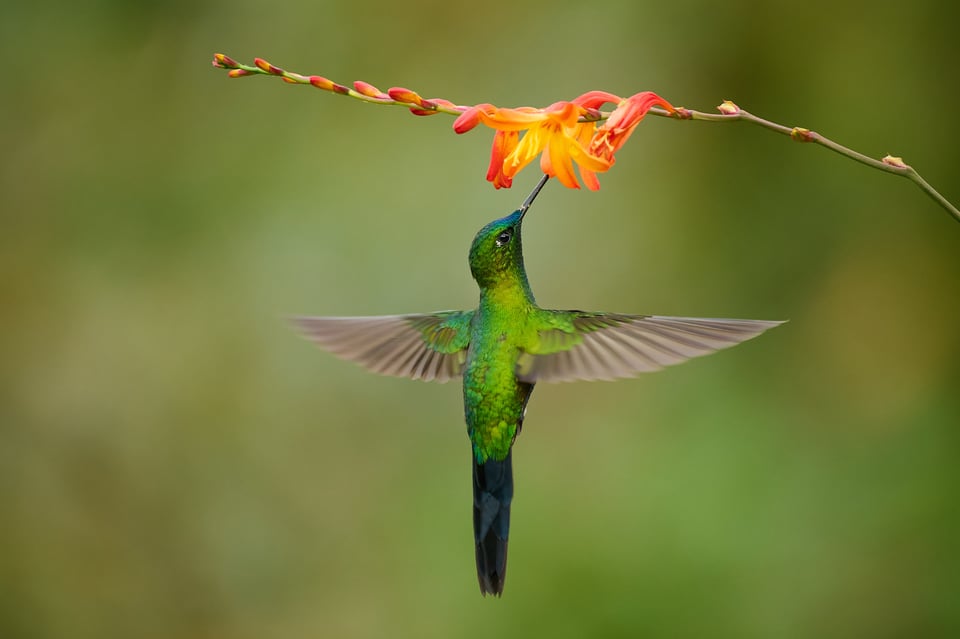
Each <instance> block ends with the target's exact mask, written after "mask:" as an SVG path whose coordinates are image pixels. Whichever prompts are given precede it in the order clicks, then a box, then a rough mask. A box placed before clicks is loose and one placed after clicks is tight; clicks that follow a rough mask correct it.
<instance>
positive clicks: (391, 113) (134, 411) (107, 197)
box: [0, 0, 960, 639]
mask: <svg viewBox="0 0 960 639" xmlns="http://www.w3.org/2000/svg"><path fill="white" fill-rule="evenodd" d="M956 7H957V5H956V4H955V3H951V2H946V1H943V2H934V1H918V2H912V3H886V2H881V3H866V2H827V1H824V0H814V1H811V2H806V3H803V5H802V7H801V6H799V5H797V4H796V3H793V2H790V3H786V2H781V3H777V2H746V1H736V0H734V1H732V2H723V3H717V2H705V1H702V0H691V1H688V2H672V3H632V2H616V1H613V2H608V3H605V4H598V5H584V4H583V3H574V2H551V3H542V2H538V3H533V2H514V3H510V4H499V5H497V4H494V5H480V4H475V3H473V4H466V3H464V4H457V3H449V2H430V1H416V0H414V1H411V2H403V3H396V2H374V3H369V2H361V1H353V2H322V3H313V2H294V3H282V4H278V5H270V4H268V3H262V2H245V1H243V0H233V1H231V2H215V1H212V2H176V1H174V2H158V3H128V2H110V1H104V2H94V3H84V4H83V5H81V4H71V3H63V2H61V3H57V2H37V3H14V4H10V5H9V6H5V8H4V18H3V20H2V21H0V48H2V50H3V56H4V60H5V61H6V65H5V71H6V73H5V77H4V80H3V88H2V89H0V96H2V99H0V143H2V147H0V149H2V150H0V219H2V228H0V269H2V271H0V274H2V277H0V311H2V312H0V636H3V637H5V638H10V639H13V638H29V637H37V638H46V637H74V638H79V637H100V638H112V637H124V638H128V637H148V638H149V637H181V638H194V637H196V638H201V637H202V638H224V639H232V638H247V637H294V638H296V637H386V636H392V637H442V638H449V637H513V636H526V637H530V636H534V637H536V636H551V637H583V636H596V637H617V636H624V637H639V636H649V637H656V636H662V637H695V636H700V637H703V636H710V637H867V636H869V637H903V636H913V637H921V636H922V637H948V636H958V635H960V544H958V540H960V507H958V492H960V463H958V460H960V332H958V330H957V328H958V315H960V295H958V291H960V284H958V283H960V225H958V224H957V223H956V222H955V221H953V220H951V219H950V218H949V217H948V216H947V215H946V214H945V213H944V211H943V210H941V209H940V208H938V207H937V206H936V205H935V204H934V203H933V202H932V201H930V200H929V199H927V198H926V197H924V195H923V194H922V193H921V192H920V191H919V190H918V189H917V188H915V187H914V186H913V185H912V184H910V183H909V182H907V181H906V180H901V179H898V178H896V177H893V176H890V175H887V174H883V173H880V172H877V171H873V170H870V169H868V168H866V167H864V166H861V165H858V164H855V163H853V162H850V161H849V160H846V159H845V158H842V157H840V156H837V155H834V154H832V153H830V152H829V151H827V150H825V149H822V148H817V147H814V146H809V145H797V144H794V143H792V142H790V141H789V140H787V139H786V138H782V137H779V136H776V135H774V134H771V133H769V132H766V131H763V130H761V129H757V128H752V127H749V126H747V125H713V124H706V123H689V122H674V121H669V120H665V119H661V118H649V119H648V120H647V121H645V122H644V123H643V124H642V125H641V127H640V129H638V131H637V132H636V133H635V135H634V137H633V138H632V139H631V141H630V143H629V144H628V145H627V146H626V147H625V148H624V149H623V151H622V152H621V153H620V155H619V162H618V164H617V166H616V167H615V169H614V170H613V171H611V172H610V173H609V174H606V175H603V176H601V182H602V185H603V187H602V190H601V191H600V192H598V193H588V192H573V191H568V190H565V189H561V188H559V185H556V184H551V185H550V187H549V188H548V189H546V191H545V192H544V193H543V194H542V195H541V198H540V200H539V201H538V202H537V205H536V207H535V208H534V209H533V211H532V215H531V216H530V217H529V218H528V220H527V224H526V226H525V231H526V233H525V242H526V246H525V248H526V258H527V267H528V271H529V273H530V279H531V282H532V284H533V287H534V290H535V291H536V293H537V296H538V301H539V302H540V303H541V304H542V305H543V306H549V307H559V308H584V309H591V310H611V311H620V312H635V313H657V314H672V315H701V316H730V317H752V318H763V319H789V320H790V323H789V324H787V325H785V326H784V327H782V328H778V329H777V330H775V331H772V332H770V333H768V334H766V335H764V336H763V337H762V338H760V339H757V340H754V341H751V342H749V343H747V344H745V345H743V346H740V347H737V348H736V349H733V350H730V351H725V352H723V353H721V354H718V355H715V356H712V357H709V358H705V359H700V360H696V361H694V362H692V363H689V364H686V365H684V366H681V367H677V368H674V369H670V370H667V371H664V372H662V373H658V374H656V375H649V376H644V377H642V378H639V379H636V380H630V381H623V382H618V383H616V384H603V383H595V384H579V385H564V386H547V385H541V386H540V387H538V388H537V390H536V393H535V394H534V397H533V400H532V403H531V405H530V411H529V415H528V420H527V424H526V429H525V431H524V433H523V435H522V436H521V437H520V439H519V440H518V443H517V447H516V451H515V463H516V482H517V496H516V500H515V505H514V518H513V532H512V536H511V542H510V547H511V557H510V570H509V578H508V580H507V587H506V593H505V596H504V598H503V599H502V600H499V601H497V600H489V599H487V600H484V599H483V598H481V597H480V594H479V592H478V589H477V584H476V581H475V576H474V559H473V548H472V532H471V528H470V481H469V472H470V471H469V458H468V456H469V446H468V443H467V439H466V435H465V432H464V426H463V422H462V412H461V410H462V409H461V397H460V390H459V388H458V387H457V385H456V384H448V385H446V386H442V385H429V384H422V383H416V382H410V381H404V380H397V379H391V378H380V377H376V376H372V375H369V374H367V373H365V372H364V371H362V370H360V369H359V368H357V367H355V366H353V365H351V364H348V363H344V362H341V361H339V360H336V359H335V358H333V357H331V356H329V355H328V354H325V353H323V352H320V351H318V350H316V349H315V348H314V347H312V346H311V345H310V344H308V343H306V342H304V341H302V340H301V339H300V338H299V337H298V336H297V335H295V334H294V332H293V331H292V330H290V327H289V326H288V325H287V324H286V322H285V321H284V319H283V318H284V317H285V316H286V315H290V314H297V313H309V314H318V315H320V314H330V315H350V314H383V313H402V312H417V311H430V310H437V309H447V308H467V307H471V306H473V305H474V304H475V302H476V297H477V291H476V288H475V286H474V284H473V282H472V281H471V279H470V275H469V272H468V269H467V265H466V253H467V249H468V247H469V243H470V240H471V239H472V237H473V234H474V233H475V232H476V230H477V229H478V228H480V227H481V226H482V225H484V224H485V223H486V222H488V221H490V220H491V219H493V218H494V217H499V216H500V215H503V214H505V213H507V212H509V211H510V210H512V209H513V208H515V207H516V206H517V205H518V204H519V202H520V201H521V200H522V198H523V197H524V196H525V195H526V193H527V191H528V190H529V188H530V187H531V186H532V185H533V184H534V183H535V181H536V179H537V174H536V172H535V170H530V171H528V172H525V173H523V174H522V175H521V176H520V177H519V178H518V179H517V184H516V186H515V188H514V189H512V190H509V191H494V189H493V188H491V187H490V186H489V185H488V184H487V183H485V182H484V180H483V174H484V171H485V168H486V161H487V154H488V147H489V143H490V137H491V136H490V134H489V132H486V131H475V132H472V133H470V134H468V135H465V136H462V137H458V136H455V135H454V134H453V133H452V130H451V128H450V124H451V122H452V119H451V118H448V117H446V116H436V117H434V118H413V117H410V116H409V115H408V114H406V113H405V112H404V111H402V110H400V109H387V108H375V107H370V106H366V105H362V104H360V103H357V102H354V101H351V100H346V99H343V98H339V97H336V96H332V95H330V94H326V93H322V92H319V91H316V90H313V89H310V88H308V87H293V86H287V85H284V84H283V83H281V82H279V81H277V80H275V79H271V78H248V79H243V80H228V79H227V77H226V75H225V73H224V72H223V71H219V70H214V69H212V68H211V67H210V62H209V60H210V58H211V55H212V54H213V53H214V52H217V51H219V52H223V53H226V54H229V55H231V56H234V57H235V58H237V59H239V60H244V61H251V60H252V58H253V57H254V56H262V57H265V58H267V59H269V60H270V61H272V62H274V63H275V64H278V65H280V66H284V67H286V68H289V69H291V70H296V71H300V72H303V73H308V74H309V73H316V74H321V75H326V76H328V77H330V78H333V79H335V80H338V81H340V82H350V81H353V80H355V79H364V80H367V81H369V82H372V83H374V84H376V85H379V86H381V87H387V86H391V85H404V86H409V87H412V88H414V89H417V90H419V91H421V92H422V93H423V94H424V95H426V96H442V97H446V98H449V99H451V100H454V101H455V102H458V103H461V104H471V103H477V102H485V101H490V102H494V103H497V104H501V105H505V106H509V105H522V104H532V105H545V104H549V103H551V102H553V101H555V100H557V99H563V98H571V97H573V96H575V95H578V94H579V93H581V92H584V91H586V90H590V89H605V90H608V91H612V92H615V93H619V94H622V95H628V94H630V93H633V92H636V91H639V90H644V89H652V90H656V91H657V92H659V93H661V94H662V95H663V96H664V97H666V98H668V99H669V100H671V101H672V102H673V103H674V104H679V105H684V106H687V107H691V108H698V109H702V110H711V109H712V108H713V107H714V105H716V104H719V102H720V101H721V100H722V99H732V100H735V101H736V102H738V103H739V104H740V105H741V106H743V107H744V108H747V109H749V110H751V111H753V112H754V113H757V114H759V115H762V116H765V117H769V118H771V119H773V120H776V121H779V122H782V123H784V124H788V125H802V126H806V127H809V128H812V129H815V130H817V131H819V132H821V133H824V134H825V135H828V136H831V137H834V138H835V139H837V140H838V141H840V142H842V143H845V144H848V145H850V146H852V147H854V148H856V149H859V150H861V151H863V152H865V153H867V154H870V155H872V156H875V157H880V156H882V155H885V154H887V153H891V154H894V155H902V156H903V157H904V158H905V159H906V160H907V161H908V162H909V163H911V164H913V165H914V166H916V167H917V168H918V169H919V170H920V171H921V172H922V173H923V175H924V176H925V177H926V178H927V179H928V180H929V181H930V182H931V183H932V184H934V185H935V186H937V187H938V188H940V189H941V190H942V192H943V193H944V194H945V195H946V196H947V197H948V198H950V199H952V200H953V201H954V202H955V203H956V202H958V201H960V182H958V167H960V151H958V148H960V145H958V144H957V143H956V140H957V139H958V138H960V120H958V119H957V118H955V117H953V116H952V115H951V114H952V110H953V108H954V106H955V105H956V104H958V102H960V82H958V76H957V66H956V65H957V60H958V58H960V45H958V41H957V38H956V28H955V25H956V23H957V19H958V18H960V16H958V10H957V8H956Z"/></svg>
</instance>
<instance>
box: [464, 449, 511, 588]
mask: <svg viewBox="0 0 960 639" xmlns="http://www.w3.org/2000/svg"><path fill="white" fill-rule="evenodd" d="M471 453H472V451H471ZM471 457H473V536H474V541H475V542H476V552H477V578H478V579H479V581H480V592H482V593H483V594H484V595H486V594H488V593H489V594H492V595H496V596H498V597H499V596H500V595H501V594H502V593H503V582H504V581H505V580H506V577H507V537H508V536H509V533H510V502H511V501H512V500H513V449H511V450H510V452H509V453H507V456H506V458H504V459H503V461H496V460H493V459H488V460H487V461H486V462H484V463H483V464H480V463H478V462H477V459H476V457H474V456H473V455H472V454H471Z"/></svg>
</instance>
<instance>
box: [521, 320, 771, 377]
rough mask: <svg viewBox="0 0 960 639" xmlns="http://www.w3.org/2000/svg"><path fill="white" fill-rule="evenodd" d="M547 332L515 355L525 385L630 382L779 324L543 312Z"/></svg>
mask: <svg viewBox="0 0 960 639" xmlns="http://www.w3.org/2000/svg"><path fill="white" fill-rule="evenodd" d="M544 313H545V315H544V316H543V317H542V319H543V320H544V321H545V322H546V323H547V325H548V326H549V327H550V328H547V329H545V330H541V331H540V332H539V336H538V340H537V342H536V343H535V344H532V345H530V347H529V348H527V349H525V351H524V352H523V353H522V354H521V356H520V359H519V361H518V362H517V377H519V378H520V379H521V380H522V381H525V382H531V383H532V382H572V381H576V380H584V381H592V380H601V379H603V380H611V379H617V378H623V377H633V376H634V375H636V374H638V373H645V372H648V371H656V370H660V369H661V368H663V367H664V366H671V365H673V364H679V363H680V362H685V361H687V360H688V359H690V358H692V357H699V356H701V355H707V354H708V353H713V352H714V351H718V350H720V349H723V348H729V347H730V346H733V345H735V344H739V343H740V342H743V341H745V340H748V339H750V338H751V337H756V336H757V335H759V334H760V333H762V332H764V331H765V330H767V329H768V328H773V327H774V326H778V325H780V324H782V322H768V321H763V320H742V319H705V318H699V317H660V316H656V315H620V314H618V313H587V312H584V311H546V310H545V311H544Z"/></svg>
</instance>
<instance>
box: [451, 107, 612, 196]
mask: <svg viewBox="0 0 960 639" xmlns="http://www.w3.org/2000/svg"><path fill="white" fill-rule="evenodd" d="M581 97H583V96H581ZM593 101H595V99H594V100H593ZM586 102H587V103H588V104H589V102H590V101H586ZM591 108H592V107H590V106H585V105H584V104H580V103H578V102H577V101H574V102H556V103H554V104H551V105H550V106H548V107H547V108H545V109H535V108H532V107H520V108H516V109H501V108H497V107H495V106H493V105H492V104H478V105H477V106H474V107H470V108H469V109H467V110H466V111H465V112H464V113H463V114H462V115H461V116H460V117H458V118H457V120H456V122H454V123H453V128H454V130H455V131H456V132H457V133H464V132H466V131H469V130H470V129H472V128H473V127H475V126H476V125H477V124H480V123H483V124H485V125H486V126H488V127H490V128H492V129H495V130H496V131H497V133H496V135H495V136H494V140H493V148H492V150H491V153H490V168H489V170H488V171H487V180H489V181H490V182H493V185H494V186H495V187H496V188H506V187H509V186H510V185H511V183H512V182H513V177H514V176H515V175H516V174H517V173H519V172H520V171H521V170H522V169H523V168H524V167H525V166H527V165H528V164H529V163H530V162H532V161H533V159H534V158H536V157H537V156H538V155H540V170H542V171H543V172H544V173H546V174H547V175H549V176H551V177H556V178H557V180H559V181H560V183H561V184H563V185H564V186H566V187H569V188H572V189H578V188H580V185H579V184H578V182H577V178H576V175H575V174H574V172H573V164H574V163H576V164H577V165H579V167H580V174H581V176H582V177H583V179H584V184H585V185H586V186H587V188H590V189H593V190H595V186H596V177H595V176H594V174H595V173H597V172H602V171H606V170H607V169H608V168H610V163H609V162H608V161H606V160H603V159H599V158H597V157H594V156H592V155H590V153H589V152H588V151H587V144H588V143H589V141H590V140H591V139H592V137H593V133H594V131H595V130H596V122H580V121H579V120H580V118H581V117H583V116H585V115H590V114H591V112H590V109H591ZM521 132H523V137H520V133H521Z"/></svg>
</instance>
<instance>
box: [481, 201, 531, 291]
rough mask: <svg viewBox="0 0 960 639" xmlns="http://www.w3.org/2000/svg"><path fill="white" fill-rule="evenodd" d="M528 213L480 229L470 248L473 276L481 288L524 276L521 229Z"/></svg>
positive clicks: (521, 210) (514, 214)
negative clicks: (524, 216) (524, 217)
mask: <svg viewBox="0 0 960 639" xmlns="http://www.w3.org/2000/svg"><path fill="white" fill-rule="evenodd" d="M524 213H526V209H519V210H517V211H514V212H513V213H511V214H510V215H508V216H506V217H502V218H500V219H499V220H494V221H493V222H490V223H489V224H487V225H486V226H485V227H483V228H482V229H480V232H479V233H477V236H476V237H475V238H473V244H472V245H471V246H470V273H471V274H472V275H473V279H475V280H476V281H477V284H479V285H480V286H481V287H488V286H494V285H496V284H497V283H499V282H502V281H505V280H510V279H515V278H519V277H521V276H522V275H523V246H522V244H521V242H520V225H521V223H522V222H523V215H524Z"/></svg>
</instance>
